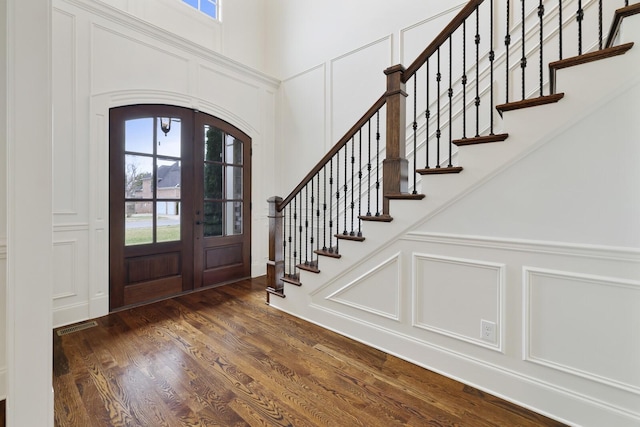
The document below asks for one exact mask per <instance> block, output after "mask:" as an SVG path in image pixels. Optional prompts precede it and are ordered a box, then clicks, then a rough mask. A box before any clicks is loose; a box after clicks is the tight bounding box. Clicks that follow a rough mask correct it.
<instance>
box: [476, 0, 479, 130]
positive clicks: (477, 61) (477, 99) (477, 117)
mask: <svg viewBox="0 0 640 427" xmlns="http://www.w3.org/2000/svg"><path fill="white" fill-rule="evenodd" d="M475 43H476V99H475V106H476V138H477V137H479V136H480V6H476V38H475Z"/></svg>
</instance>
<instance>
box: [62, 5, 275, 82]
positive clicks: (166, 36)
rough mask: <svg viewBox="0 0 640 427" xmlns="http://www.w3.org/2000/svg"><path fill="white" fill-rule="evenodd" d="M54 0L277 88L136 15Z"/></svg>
mask: <svg viewBox="0 0 640 427" xmlns="http://www.w3.org/2000/svg"><path fill="white" fill-rule="evenodd" d="M57 1H60V2H65V3H68V4H70V5H73V6H75V7H77V8H80V9H82V10H85V11H87V12H89V13H92V14H95V15H98V16H100V17H101V18H102V19H106V20H108V21H110V22H112V23H114V24H117V25H120V26H122V27H124V28H127V29H128V30H131V31H133V32H136V33H138V34H142V35H145V36H147V37H150V38H153V39H155V40H156V41H158V44H159V45H161V46H172V47H174V48H176V49H178V50H180V51H182V52H185V53H189V54H190V55H193V56H195V57H198V58H201V59H204V60H206V61H211V62H214V63H217V64H219V65H220V66H223V67H226V68H229V69H231V70H234V71H235V72H237V73H240V74H243V75H245V76H247V77H249V78H251V79H254V80H258V81H260V82H262V83H263V84H265V85H267V86H271V87H274V88H277V87H278V86H279V85H280V80H278V79H276V78H274V77H271V76H269V75H267V74H265V73H262V72H260V71H257V70H255V69H253V68H250V67H247V66H245V65H243V64H241V63H239V62H237V61H234V60H232V59H230V58H227V57H225V56H224V55H222V54H220V53H218V52H215V51H213V50H210V49H207V48H206V47H203V46H201V45H199V44H197V43H193V42H191V41H189V40H187V39H185V38H182V37H180V36H176V35H175V34H173V33H170V32H168V31H165V30H163V29H162V28H159V27H155V26H153V25H149V24H147V23H146V22H144V21H142V20H140V19H139V18H136V17H135V16H132V15H129V14H127V13H124V12H122V11H120V10H118V9H116V8H113V7H111V6H109V5H107V4H105V3H102V2H97V1H93V0H57Z"/></svg>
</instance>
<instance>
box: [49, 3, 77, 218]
mask: <svg viewBox="0 0 640 427" xmlns="http://www.w3.org/2000/svg"><path fill="white" fill-rule="evenodd" d="M53 12H54V13H53V19H54V23H55V19H56V18H55V17H56V15H57V16H59V17H65V18H66V19H68V20H69V23H68V25H69V27H70V36H71V37H70V40H65V41H64V42H65V43H68V46H66V48H67V49H68V50H69V53H70V56H71V57H70V58H67V59H69V60H65V61H57V62H56V61H54V62H53V76H54V79H55V78H58V79H59V78H61V77H60V75H62V76H64V78H65V79H66V80H67V81H66V82H65V85H54V86H53V97H54V103H55V102H56V100H58V102H59V100H60V99H61V98H67V102H68V105H65V109H66V108H69V109H70V114H68V115H63V116H62V117H65V118H69V122H68V123H64V126H63V132H69V134H70V135H69V137H67V138H60V136H59V135H57V132H56V128H55V124H56V123H59V120H60V117H56V119H55V120H54V122H53V123H54V140H56V148H57V149H56V150H54V152H53V156H54V159H53V163H54V166H55V165H56V164H59V163H60V162H59V161H56V158H55V156H56V154H59V153H60V152H61V151H62V153H63V155H64V154H66V155H68V157H69V164H70V165H71V167H69V168H65V173H66V174H67V175H68V180H65V181H66V182H65V183H64V184H62V185H61V184H60V183H59V182H58V184H57V186H55V187H54V202H55V199H56V197H55V195H56V193H55V189H56V187H64V191H65V192H66V193H69V199H70V200H69V206H66V208H65V209H60V207H56V206H55V205H54V207H53V208H54V212H53V215H54V216H67V215H77V214H78V189H77V183H78V179H77V169H78V168H77V157H78V154H77V150H78V140H77V129H78V124H77V99H78V98H77V95H78V87H77V82H78V79H77V69H78V49H77V44H76V40H77V39H78V37H77V22H76V16H75V15H74V14H72V13H69V12H67V11H64V10H61V9H58V8H55V7H54V8H53ZM55 34H56V35H57V37H54V39H53V40H54V42H55V41H56V39H57V38H58V37H59V36H60V31H57V32H55ZM59 64H62V65H59ZM56 66H58V67H64V70H61V69H58V68H57V67H56ZM56 70H57V71H59V74H60V75H58V76H57V77H56ZM57 82H59V80H58V81H57ZM69 89H70V90H69ZM57 90H61V91H62V92H61V93H56V92H57ZM58 108H61V107H60V106H59V105H58ZM56 136H57V138H56ZM62 144H66V145H67V146H68V148H67V149H66V150H60V146H61V145H62ZM53 173H54V176H55V174H56V168H55V167H54V170H53ZM60 180H61V177H60V176H58V177H57V180H54V183H56V181H60ZM57 189H58V191H60V190H62V188H57Z"/></svg>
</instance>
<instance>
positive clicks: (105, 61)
mask: <svg viewBox="0 0 640 427" xmlns="http://www.w3.org/2000/svg"><path fill="white" fill-rule="evenodd" d="M122 3H123V4H122V5H121V6H123V7H124V6H126V7H131V8H133V9H132V11H130V12H132V13H124V12H122V11H120V10H119V9H117V8H112V7H109V6H106V5H105V4H103V3H102V2H98V1H92V0H56V1H55V2H54V10H53V29H54V37H53V83H54V84H53V90H54V93H53V106H54V111H55V116H54V137H55V142H54V144H55V150H54V162H53V194H54V198H53V205H54V211H53V213H54V227H53V231H54V244H53V247H54V259H55V266H56V267H55V270H54V289H53V292H54V307H53V310H54V312H53V313H54V325H56V326H58V325H63V324H68V323H72V322H76V321H79V320H83V319H87V318H91V317H97V316H101V315H104V314H106V313H107V310H108V243H109V242H108V206H109V203H108V202H109V201H108V174H109V171H108V111H109V108H111V107H115V106H120V105H129V104H137V103H162V104H172V105H179V106H184V107H189V108H194V109H198V110H200V111H203V112H206V113H209V114H212V115H214V116H216V117H220V118H222V119H223V120H226V121H228V122H229V123H231V124H233V125H235V126H237V127H238V128H240V129H241V130H243V131H244V132H246V133H247V134H249V136H250V137H251V138H252V147H253V170H252V176H253V182H252V192H253V206H254V209H253V215H252V219H253V223H252V239H253V241H252V259H253V262H252V275H254V276H256V275H260V274H264V271H265V265H266V259H267V248H268V245H267V242H266V237H267V219H266V214H267V206H266V203H265V201H266V199H267V198H268V197H269V196H270V195H271V194H272V193H273V191H274V190H273V178H272V167H273V166H272V161H273V153H274V144H275V139H274V138H275V137H274V132H275V131H274V121H275V112H274V111H275V99H276V91H277V89H278V84H279V82H278V81H277V80H275V79H273V78H271V77H269V76H267V75H265V74H263V73H261V72H260V71H257V70H255V69H253V68H251V67H248V66H245V65H242V64H240V63H238V62H236V61H234V60H230V59H228V58H226V57H225V56H222V55H221V54H219V53H217V51H224V50H225V49H230V50H234V52H235V53H236V55H238V56H237V57H238V58H242V57H244V56H247V57H250V56H252V55H253V53H254V51H255V45H256V44H255V43H245V44H242V46H239V45H237V44H236V43H238V40H236V39H234V40H232V41H231V42H230V43H228V44H227V43H226V38H224V37H222V35H221V34H222V33H224V31H223V29H224V28H225V26H226V25H227V21H226V20H225V21H223V23H222V24H218V23H215V22H213V21H211V20H207V25H211V24H213V28H214V29H216V28H217V29H218V30H220V31H221V34H219V36H220V37H219V38H217V39H215V40H214V43H213V44H212V46H213V45H215V46H213V47H215V48H216V49H206V48H204V47H203V43H204V42H202V43H200V42H197V43H193V42H191V41H189V40H187V39H183V38H180V37H176V36H175V35H174V34H172V33H170V32H167V31H165V30H164V29H162V28H161V27H160V25H159V21H158V20H159V19H167V18H168V17H169V16H171V17H172V18H173V19H172V20H171V25H172V30H173V31H175V32H177V33H178V34H184V32H185V31H193V32H194V34H195V36H194V37H196V39H197V35H198V34H200V35H201V36H202V34H203V33H198V32H197V30H198V27H197V25H193V16H191V15H192V14H191V11H190V10H189V8H188V7H186V6H184V5H182V4H181V3H180V2H178V1H172V2H160V3H158V8H159V9H158V10H161V11H162V10H164V12H163V14H161V13H160V12H158V11H157V10H156V9H155V8H150V7H149V8H146V7H143V6H141V5H140V4H139V3H138V2H122ZM232 3H233V2H230V4H229V5H230V9H229V10H228V11H227V13H228V14H229V17H228V19H229V22H230V24H229V25H231V23H233V22H234V19H233V16H234V14H238V15H241V14H242V12H243V10H244V9H243V8H247V7H249V5H250V4H253V3H251V2H249V3H246V2H245V3H243V2H240V4H237V5H235V7H238V8H240V9H236V10H234V8H233V6H232ZM255 4H256V5H257V6H260V4H261V3H260V2H256V3H255ZM176 5H177V6H176ZM163 7H178V9H182V8H183V7H185V9H184V10H183V12H185V13H184V15H182V14H170V13H169V12H168V11H167V10H166V9H162V8H163ZM225 10H226V9H225ZM133 12H135V14H137V15H140V16H144V17H145V19H147V20H150V21H153V23H154V24H155V25H148V24H146V23H145V22H143V21H141V20H140V19H138V17H137V16H133ZM186 12H189V13H186ZM194 12H195V11H194ZM225 16H226V15H225ZM205 18H206V17H205ZM223 19H225V18H224V17H223ZM236 19H239V17H236ZM256 19H258V18H255V17H254V18H250V19H249V20H248V23H249V24H251V23H252V22H253V21H255V20H256ZM241 30H245V31H251V32H252V33H251V34H250V35H251V36H252V37H249V39H250V40H251V39H255V40H256V43H257V40H259V39H260V38H259V37H257V34H258V31H260V27H259V26H258V28H250V25H248V26H247V27H243V26H239V28H237V29H235V30H234V31H241ZM196 33H197V34H196ZM238 37H239V36H238Z"/></svg>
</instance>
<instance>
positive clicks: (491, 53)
mask: <svg viewBox="0 0 640 427" xmlns="http://www.w3.org/2000/svg"><path fill="white" fill-rule="evenodd" d="M489 14H490V15H491V17H490V20H489V34H490V36H489V49H490V50H489V63H490V75H489V79H490V80H491V81H490V82H489V87H490V88H489V92H490V94H489V120H490V126H489V135H493V134H494V133H493V115H494V111H493V107H494V103H493V67H494V64H493V61H494V60H495V59H496V52H495V50H493V47H494V46H493V0H491V1H490V2H489Z"/></svg>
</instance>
